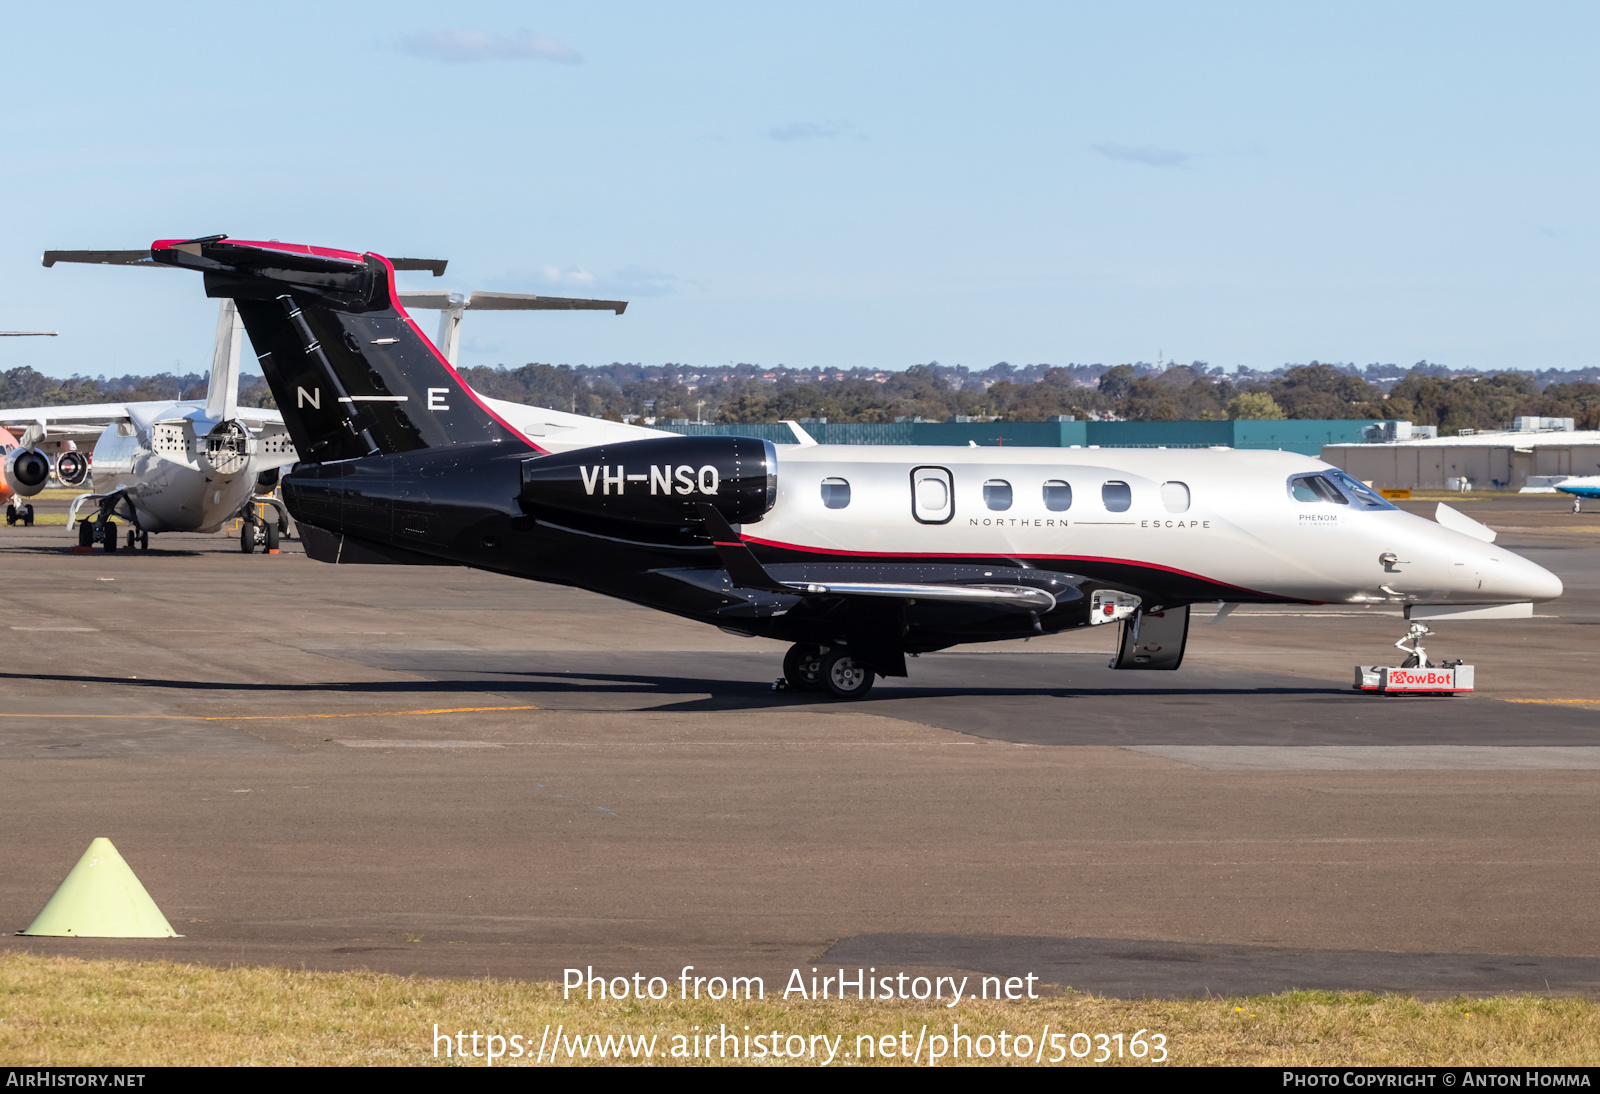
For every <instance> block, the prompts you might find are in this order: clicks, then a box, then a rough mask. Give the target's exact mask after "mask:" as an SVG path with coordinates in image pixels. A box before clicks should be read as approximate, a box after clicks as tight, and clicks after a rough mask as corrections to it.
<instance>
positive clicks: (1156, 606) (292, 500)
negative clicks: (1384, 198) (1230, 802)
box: [152, 236, 1561, 698]
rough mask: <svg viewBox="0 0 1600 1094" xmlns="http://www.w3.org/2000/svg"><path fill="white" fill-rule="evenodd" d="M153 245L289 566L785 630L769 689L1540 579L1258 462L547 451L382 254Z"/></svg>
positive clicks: (1314, 478)
mask: <svg viewBox="0 0 1600 1094" xmlns="http://www.w3.org/2000/svg"><path fill="white" fill-rule="evenodd" d="M152 256H153V258H154V259H155V261H157V262H160V263H166V264H170V265H173V266H177V267H181V268H184V269H189V270H194V271H198V272H200V273H203V274H204V277H205V289H206V293H207V295H209V296H213V297H222V298H231V299H233V300H234V301H236V303H237V306H238V309H239V314H240V316H241V317H242V319H243V322H244V325H245V328H246V330H248V332H249V334H250V339H251V342H252V343H253V344H254V346H255V348H256V351H257V353H258V355H259V359H260V362H261V366H262V371H263V372H264V373H265V375H266V378H267V381H268V383H269V384H270V385H271V386H272V390H273V392H274V394H275V396H276V398H277V401H278V405H279V406H280V407H282V408H283V413H284V421H285V424H286V426H287V428H288V430H289V433H290V434H291V436H292V438H293V442H294V446H295V449H296V451H297V452H298V453H299V459H300V462H299V463H298V464H297V465H296V466H295V467H294V469H293V470H292V471H291V472H290V473H289V474H287V475H286V476H285V477H284V479H283V493H284V499H285V501H286V502H287V504H288V506H289V508H290V510H291V511H292V512H293V513H294V516H295V519H296V520H297V522H298V523H299V527H300V530H301V533H302V537H303V539H304V541H305V545H306V550H307V553H308V554H310V555H311V556H312V557H314V558H317V559H320V560H322V561H326V562H339V563H351V562H375V563H402V564H440V563H444V564H452V563H453V564H462V565H469V566H474V567H477V568H480V569H485V570H494V571H498V572H500V573H505V574H511V575H515V576H518V577H526V578H533V579H536V580H540V581H548V582H556V583H561V584H567V585H575V586H580V587H583V588H587V589H592V590H595V591H597V592H601V593H605V594H608V595H611V596H616V597H620V598H623V599H625V600H629V601H632V602H634V603H638V604H643V605H647V606H649V607H652V608H658V609H660V610H662V611H667V612H672V613H674V614H677V615H680V616H685V617H689V618H693V619H698V620H702V621H704V622H706V623H710V624H713V625H716V626H719V627H721V628H723V629H724V630H730V631H734V632H737V633H740V634H745V635H761V636H766V637H770V638H778V639H782V640H786V641H789V642H792V643H794V645H793V647H792V649H791V650H790V651H789V654H788V656H787V657H786V658H785V662H784V671H785V675H786V677H787V678H788V680H789V681H790V683H791V684H792V685H793V686H795V687H798V688H808V689H809V688H818V689H823V690H826V691H827V692H829V693H830V694H832V695H834V696H836V697H839V698H856V697H859V696H862V695H864V694H866V692H867V691H868V690H869V689H870V688H871V686H872V684H873V681H874V678H875V677H876V676H903V675H905V673H906V664H905V658H906V655H907V654H914V653H920V652H927V651H932V650H938V649H943V648H946V647H949V646H953V645H957V644H959V643H964V642H983V641H994V640H998V639H1008V638H1022V637H1026V636H1029V635H1038V634H1050V633H1055V632H1059V631H1063V630H1067V629H1071V628H1075V627H1084V626H1090V625H1094V624H1097V623H1105V622H1120V623H1121V638H1120V642H1119V645H1118V652H1117V654H1116V658H1115V660H1114V662H1113V664H1114V665H1115V666H1116V667H1119V668H1128V669H1175V668H1177V667H1178V665H1179V664H1180V663H1181V661H1182V657H1183V651H1184V646H1185V643H1186V639H1187V636H1188V617H1189V606H1190V605H1191V604H1193V603H1197V602H1205V601H1213V602H1214V601H1219V600H1221V601H1232V602H1239V601H1245V602H1257V603H1325V602H1340V603H1371V602H1385V603H1394V604H1403V605H1406V606H1407V610H1408V613H1412V614H1414V615H1415V617H1417V618H1424V617H1426V618H1434V617H1436V616H1438V615H1440V614H1443V613H1447V612H1457V611H1461V612H1468V613H1477V614H1490V615H1493V614H1518V613H1519V612H1520V613H1521V614H1527V611H1528V610H1531V609H1529V606H1530V605H1531V603H1532V602H1533V601H1538V600H1548V599H1551V598H1553V597H1556V596H1558V595H1560V593H1561V582H1560V581H1559V580H1558V579H1557V578H1556V577H1555V576H1554V575H1553V574H1551V573H1549V572H1548V571H1546V570H1544V569H1543V568H1541V567H1539V566H1537V565H1535V564H1534V563H1532V562H1530V561H1528V560H1527V559H1524V558H1520V557H1518V556H1517V555H1515V554H1513V553H1511V552H1510V551H1507V550H1505V549H1504V548H1502V547H1497V546H1495V545H1494V544H1492V543H1491V542H1487V541H1486V539H1487V536H1488V535H1492V533H1488V532H1487V529H1482V532H1484V533H1487V535H1479V534H1476V531H1477V530H1478V529H1479V526H1477V525H1476V524H1475V522H1471V521H1468V520H1467V518H1465V517H1460V518H1459V520H1457V521H1456V526H1457V528H1461V529H1465V530H1456V529H1452V528H1448V527H1444V526H1441V525H1439V524H1436V523H1433V522H1431V521H1428V520H1425V519H1423V518H1421V517H1417V516H1413V515H1411V514H1408V513H1405V512H1403V511H1401V510H1399V509H1397V508H1395V507H1394V506H1393V505H1391V504H1390V503H1389V502H1387V501H1386V500H1384V499H1383V498H1382V497H1381V496H1379V495H1378V494H1376V493H1374V492H1373V491H1372V490H1370V489H1369V488H1367V487H1365V486H1363V485H1362V484H1361V483H1359V482H1356V481H1355V480H1353V479H1351V478H1350V477H1349V476H1347V475H1345V474H1344V473H1343V472H1341V471H1339V470H1338V469H1337V468H1334V467H1331V466H1329V465H1328V464H1326V463H1323V462H1321V461H1320V460H1316V459H1312V458H1310V457H1306V456H1299V455H1293V454H1288V453H1281V452H1240V451H1232V450H1150V449H1134V450H1129V449H1119V450H1113V449H1098V450H1096V449H1013V448H1004V449H996V448H964V449H963V448H946V447H899V446H894V447H887V446H886V447H855V446H850V447H839V446H827V445H817V444H805V443H801V444H799V445H797V446H794V447H790V446H787V445H785V446H784V447H783V449H782V450H780V449H778V448H777V447H776V446H774V445H773V444H771V443H769V442H766V441H763V440H755V439H750V438H744V437H677V436H672V437H644V438H641V439H638V440H619V441H616V442H611V441H606V442H604V443H600V444H596V445H593V446H589V447H576V448H569V449H567V450H565V451H552V450H551V449H550V448H547V447H546V446H544V445H542V444H540V443H539V440H538V438H534V437H530V436H528V435H526V434H525V433H523V432H521V431H519V430H518V429H516V428H513V427H512V426H511V425H510V424H508V423H507V422H506V421H505V419H504V418H503V417H502V416H501V415H500V414H498V413H497V412H496V411H495V409H494V408H493V407H492V406H490V405H488V404H487V403H486V402H485V401H484V400H482V399H480V398H479V397H477V396H476V395H475V394H474V393H473V392H472V391H471V390H470V389H469V388H468V387H467V386H466V385H465V384H463V383H462V381H461V378H460V377H459V376H458V375H457V374H456V372H455V370H454V369H453V368H452V367H451V366H450V363H449V362H448V361H447V360H446V359H445V358H444V357H442V356H441V355H440V354H439V353H438V352H437V350H436V349H435V348H434V346H433V344H432V343H430V342H429V341H428V340H427V339H426V338H425V337H423V336H422V334H421V332H420V331H419V329H418V328H417V326H416V324H415V322H414V321H413V320H412V319H411V318H410V317H409V316H408V315H407V314H406V312H405V310H404V309H403V308H402V307H401V306H400V304H399V302H398V299H397V295H396V292H395V287H394V276H393V270H392V268H391V266H390V264H389V263H388V262H387V261H386V260H385V259H384V258H382V257H380V256H378V255H375V254H358V253H355V252H350V251H341V250H333V249H328V248H320V247H304V246H291V245H286V244H281V243H275V242H272V243H246V242H235V241H232V240H229V239H227V238H226V237H223V236H211V237H206V238H202V239H193V240H163V241H158V242H156V243H155V244H153V245H152ZM797 438H798V439H800V440H801V441H802V442H804V441H805V440H807V439H808V438H805V437H804V436H803V435H802V434H800V433H799V432H798V431H797ZM1458 516H1459V515H1458ZM1463 522H1465V523H1463Z"/></svg>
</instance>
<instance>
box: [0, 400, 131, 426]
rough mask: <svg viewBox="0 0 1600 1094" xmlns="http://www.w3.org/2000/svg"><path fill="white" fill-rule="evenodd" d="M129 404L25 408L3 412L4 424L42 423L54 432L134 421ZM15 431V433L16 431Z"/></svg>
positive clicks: (2, 420)
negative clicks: (71, 427) (65, 428)
mask: <svg viewBox="0 0 1600 1094" xmlns="http://www.w3.org/2000/svg"><path fill="white" fill-rule="evenodd" d="M132 420H133V416H132V415H131V414H129V412H128V404H127V403H85V404H83V405H82V406H24V407H6V408H4V409H0V425H4V426H10V425H13V424H16V425H21V426H30V425H35V424H42V425H43V426H45V428H46V429H47V430H49V432H51V433H55V432H57V427H58V426H59V427H66V426H79V427H82V426H99V427H100V428H101V429H104V428H105V427H106V426H108V425H111V424H112V423H114V422H128V421H132ZM13 432H14V431H13Z"/></svg>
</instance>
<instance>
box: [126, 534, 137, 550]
mask: <svg viewBox="0 0 1600 1094" xmlns="http://www.w3.org/2000/svg"><path fill="white" fill-rule="evenodd" d="M138 544H139V533H138V532H135V531H134V530H133V529H132V528H129V529H128V550H130V551H131V550H133V549H134V548H135V547H136V546H138Z"/></svg>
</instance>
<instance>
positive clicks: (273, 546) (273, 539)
mask: <svg viewBox="0 0 1600 1094" xmlns="http://www.w3.org/2000/svg"><path fill="white" fill-rule="evenodd" d="M277 549H278V526H277V525H276V524H272V523H270V522H269V523H268V524H267V550H269V551H276V550H277Z"/></svg>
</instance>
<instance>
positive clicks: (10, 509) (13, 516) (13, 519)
mask: <svg viewBox="0 0 1600 1094" xmlns="http://www.w3.org/2000/svg"><path fill="white" fill-rule="evenodd" d="M6 523H7V524H15V523H17V507H16V506H15V505H11V504H9V503H7V505H6Z"/></svg>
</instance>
